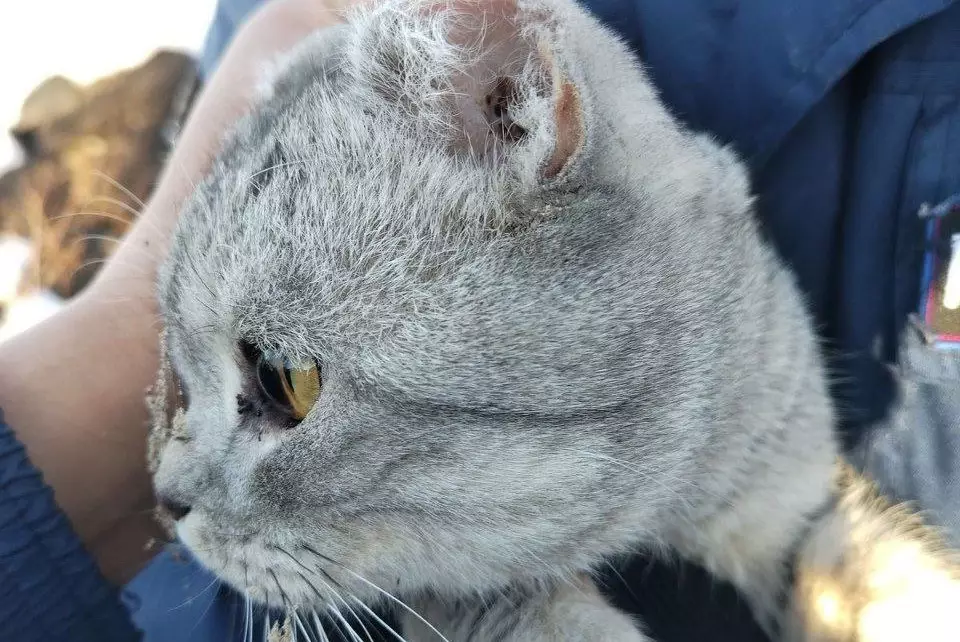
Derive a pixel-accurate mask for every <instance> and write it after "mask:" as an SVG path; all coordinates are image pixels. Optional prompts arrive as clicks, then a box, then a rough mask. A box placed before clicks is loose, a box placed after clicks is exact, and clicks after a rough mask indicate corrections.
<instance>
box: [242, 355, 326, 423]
mask: <svg viewBox="0 0 960 642" xmlns="http://www.w3.org/2000/svg"><path fill="white" fill-rule="evenodd" d="M257 383H259V384H260V390H261V392H263V394H264V396H265V397H267V399H269V400H270V401H271V402H273V404H274V405H275V406H276V407H277V408H278V409H279V410H281V411H283V412H284V413H286V414H287V415H289V416H290V417H291V418H292V419H295V420H296V421H301V420H302V419H303V418H304V417H306V416H307V413H308V412H310V409H311V408H313V404H315V403H316V402H317V398H318V397H319V396H320V368H319V367H318V366H317V364H316V363H312V364H304V365H294V364H291V363H290V361H289V360H288V359H285V358H284V357H282V356H281V355H277V354H275V353H263V354H261V355H260V358H259V359H258V360H257Z"/></svg>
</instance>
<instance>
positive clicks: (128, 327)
mask: <svg viewBox="0 0 960 642" xmlns="http://www.w3.org/2000/svg"><path fill="white" fill-rule="evenodd" d="M326 6H330V5H324V4H323V3H322V2H316V1H312V0H275V1H274V2H272V3H269V4H267V5H266V6H265V7H263V8H262V9H261V10H260V11H259V12H258V13H257V14H255V15H254V16H253V17H252V18H251V20H250V21H249V22H248V23H247V25H246V26H245V27H244V28H243V29H241V30H240V31H239V32H238V34H237V36H236V38H235V40H234V42H233V44H232V45H231V47H230V48H229V49H228V50H227V52H226V54H225V56H224V58H223V60H222V62H221V64H220V66H219V68H218V70H217V72H216V73H215V74H214V75H213V77H212V78H211V79H210V83H209V85H208V86H207V87H206V88H205V89H204V91H203V92H202V93H201V95H200V96H199V97H198V99H197V102H196V104H195V106H194V108H193V112H192V114H191V116H190V118H189V119H188V122H187V123H186V124H185V126H184V129H183V133H182V135H181V138H180V141H179V142H178V145H177V148H176V150H175V151H174V152H173V154H172V155H171V157H170V159H169V161H168V163H167V168H166V170H165V172H164V174H163V176H162V177H161V180H160V181H159V183H158V186H157V189H156V191H155V193H154V195H153V197H152V198H151V199H150V202H149V203H148V204H147V206H146V207H145V208H144V211H143V213H142V215H141V218H140V220H139V221H138V223H137V224H136V225H135V226H134V227H133V229H132V230H131V231H130V233H129V234H128V235H127V237H126V238H125V239H124V241H123V243H122V244H121V245H120V247H119V248H118V249H117V251H116V253H115V254H114V256H113V257H112V258H111V260H110V261H109V262H108V264H107V265H106V266H104V269H103V270H102V272H101V274H100V275H99V277H98V278H97V280H96V281H95V282H94V283H93V284H92V285H91V286H90V288H88V290H87V291H86V292H84V293H83V294H82V295H80V296H79V297H78V298H77V299H76V300H75V301H73V302H71V304H70V305H69V306H67V308H66V309H65V310H63V311H62V312H61V313H59V314H58V315H56V316H54V317H53V318H51V319H49V320H47V321H46V322H44V323H42V324H40V325H38V326H37V327H35V328H32V329H31V330H29V331H27V332H25V333H23V334H22V335H19V336H17V337H15V338H14V339H12V340H10V341H7V342H5V343H3V344H0V407H2V408H3V410H4V412H5V413H6V418H7V421H8V423H9V424H10V425H11V426H13V428H14V429H15V430H16V434H17V436H18V438H19V439H20V441H21V442H22V443H23V444H24V445H25V447H26V448H27V451H28V453H29V456H30V458H31V460H32V462H33V463H34V464H35V465H36V466H37V467H38V468H39V469H40V470H41V471H42V472H43V474H44V477H45V479H46V481H47V483H48V484H49V485H50V486H51V487H52V488H53V489H54V493H55V496H56V500H57V503H58V504H59V506H60V507H61V508H62V509H63V510H64V511H65V512H66V514H67V516H68V517H69V518H70V520H71V522H72V524H73V526H74V529H75V530H76V531H77V533H78V535H79V536H80V538H81V540H82V541H83V542H84V543H85V544H86V546H87V548H88V549H89V550H90V551H91V552H92V553H93V554H94V556H95V557H96V558H97V560H98V562H99V564H100V566H101V568H102V569H103V571H104V573H105V574H106V575H107V577H108V578H110V579H111V580H113V581H117V582H121V581H124V580H125V579H127V578H129V577H130V576H131V575H132V573H134V572H135V571H136V570H137V569H138V568H139V567H140V566H141V565H142V564H143V563H144V562H145V561H146V559H147V558H148V556H149V552H147V551H146V548H147V547H146V544H147V542H148V540H149V538H150V537H152V536H153V535H154V534H155V527H154V525H153V521H152V517H151V515H150V509H151V507H152V506H153V497H152V492H151V484H150V479H149V476H148V474H147V472H146V467H145V462H146V454H145V448H146V410H145V405H144V393H145V391H146V389H147V387H148V386H149V385H150V384H151V383H152V382H153V379H154V377H155V374H156V370H157V341H158V331H159V326H160V324H159V320H158V318H157V315H156V307H155V303H154V296H153V287H154V281H155V275H156V268H157V263H158V259H159V258H160V257H161V256H162V255H163V254H164V253H165V252H166V249H167V244H168V241H169V236H170V232H171V230H172V229H173V226H174V225H175V223H176V217H177V213H178V211H179V209H180V206H181V204H182V202H183V200H184V198H185V197H186V196H187V195H188V194H189V192H190V190H191V188H192V185H194V184H195V183H196V181H197V180H199V179H200V178H201V177H202V175H203V173H204V172H205V170H206V168H207V166H208V164H209V162H210V160H211V158H212V157H213V156H214V155H215V154H216V152H217V149H218V146H219V144H220V141H221V140H222V137H223V134H224V132H225V131H226V130H227V129H228V128H229V127H230V125H231V124H232V123H233V122H235V121H236V120H237V118H239V117H240V116H241V115H242V114H243V113H244V112H245V111H246V109H248V107H249V105H250V101H251V98H252V97H253V91H254V88H255V86H256V84H257V80H258V75H259V74H260V73H261V69H262V68H263V65H264V63H265V62H266V61H267V60H269V59H270V58H272V57H273V56H275V55H276V54H278V53H279V52H282V51H285V50H287V49H289V48H290V47H291V46H292V45H293V44H295V43H296V42H297V41H299V40H301V39H302V38H303V37H304V36H306V35H307V34H309V33H310V32H312V31H314V30H316V29H318V28H320V27H323V26H327V25H330V24H333V23H334V22H336V21H337V20H338V18H337V14H336V13H335V12H334V11H332V10H331V9H328V8H326Z"/></svg>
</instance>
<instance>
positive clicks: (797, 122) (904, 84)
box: [0, 0, 960, 642]
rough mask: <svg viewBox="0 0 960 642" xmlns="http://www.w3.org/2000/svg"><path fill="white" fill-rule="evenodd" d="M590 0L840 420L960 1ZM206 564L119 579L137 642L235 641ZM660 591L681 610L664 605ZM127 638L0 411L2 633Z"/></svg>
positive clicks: (649, 597)
mask: <svg viewBox="0 0 960 642" xmlns="http://www.w3.org/2000/svg"><path fill="white" fill-rule="evenodd" d="M256 4H258V2H257V0H222V2H221V3H220V7H219V8H218V10H217V14H216V20H215V24H214V25H213V26H212V28H211V30H210V34H209V37H208V39H207V43H206V47H205V50H204V58H203V70H204V73H205V74H209V73H210V70H211V69H212V68H213V67H214V65H215V64H216V61H217V60H218V59H219V57H220V55H221V54H222V51H223V49H224V47H225V46H226V44H227V43H228V42H229V40H230V38H231V37H232V34H233V33H234V31H235V30H236V27H237V25H239V24H240V23H241V22H242V21H243V19H244V17H245V16H246V14H247V13H248V12H249V10H250V9H251V8H252V7H253V6H254V5H256ZM586 4H587V5H588V6H589V7H590V8H591V10H593V11H594V12H596V14H597V15H598V16H599V17H600V18H601V19H603V20H604V21H605V22H607V23H608V24H609V25H611V26H612V27H614V28H615V29H617V30H618V31H619V32H620V33H621V34H622V35H623V37H624V38H625V39H627V40H628V41H629V42H630V43H631V45H632V46H633V47H634V48H635V49H636V51H637V53H638V54H639V55H640V57H641V59H642V60H643V61H644V63H645V64H646V65H647V67H648V69H649V72H650V74H651V76H652V77H653V79H654V81H655V82H656V84H657V85H658V86H659V87H660V89H661V92H662V95H663V96H664V98H665V100H666V102H667V103H668V104H669V105H670V106H671V107H672V108H673V110H674V111H675V112H676V113H677V114H678V115H679V116H680V117H682V118H683V119H684V120H685V121H687V122H688V123H689V124H691V125H692V126H693V127H695V128H697V129H701V130H707V131H711V132H713V133H714V134H716V135H717V136H718V137H719V138H720V139H722V140H724V141H726V142H729V143H730V144H732V145H733V146H734V147H735V148H736V149H737V150H739V151H740V153H741V154H742V155H743V156H744V158H745V159H746V161H747V162H748V164H749V167H750V169H751V172H752V174H753V178H754V182H755V187H756V190H757V194H758V207H759V211H760V215H761V217H762V219H763V221H764V224H765V229H766V231H767V233H768V234H769V236H770V238H771V239H772V240H773V242H774V243H775V245H776V246H777V248H778V249H779V251H780V252H781V253H782V255H783V256H784V257H785V258H786V260H787V261H788V262H789V263H790V264H791V265H792V267H793V268H794V270H795V271H796V274H797V276H798V280H799V282H800V284H801V287H802V288H803V290H804V292H805V293H806V296H807V300H808V302H809V305H810V308H811V310H812V311H813V313H814V315H815V318H816V320H817V323H818V326H819V328H820V330H821V333H822V335H823V337H824V345H825V347H826V349H827V351H828V352H829V353H830V354H831V356H832V358H831V365H832V368H833V371H834V372H835V373H836V380H837V385H836V393H837V396H838V400H839V403H840V407H841V411H842V413H843V417H844V420H845V426H846V428H847V430H848V431H849V434H850V436H851V439H853V438H855V437H856V436H858V435H859V434H860V433H861V431H862V428H863V426H865V425H867V424H868V423H869V422H871V421H872V420H873V419H875V418H877V417H879V416H880V415H882V414H883V412H884V410H885V408H886V406H887V404H888V402H889V399H890V397H891V391H892V381H891V377H890V374H889V371H888V369H887V368H886V366H885V364H884V361H888V360H891V359H893V358H894V357H895V356H896V355H895V352H896V346H897V341H896V337H897V336H898V335H899V333H900V330H901V328H902V327H903V324H904V320H905V318H906V315H907V313H908V312H910V311H912V310H914V309H915V308H916V304H917V300H916V299H917V288H918V282H919V279H920V261H921V252H920V250H921V249H922V243H923V231H922V227H921V225H920V223H919V221H918V220H917V218H916V215H915V213H916V211H917V209H918V208H919V207H920V205H921V204H922V203H924V202H930V203H936V202H939V201H940V200H942V199H944V198H946V197H947V196H949V195H950V194H952V193H954V192H957V191H960V5H958V4H957V3H956V2H954V1H948V0H781V1H780V2H770V1H769V0H629V1H623V0H587V2H586ZM932 16H935V17H933V18H931V17H932ZM875 355H876V356H875ZM643 563H644V565H648V567H650V568H655V567H653V566H649V565H650V564H651V563H650V562H649V561H644V562H643ZM638 575H639V573H638ZM645 575H646V576H657V572H656V571H655V572H653V573H650V572H646V573H645ZM631 577H632V576H631ZM664 577H665V579H664V580H663V582H662V583H661V584H660V585H657V586H656V587H655V590H650V589H649V585H647V587H646V588H645V587H643V586H640V584H642V583H643V582H644V581H646V580H642V579H637V581H636V585H635V586H634V587H633V588H630V587H628V588H627V590H628V591H629V592H630V593H631V594H633V595H637V594H639V595H642V596H644V597H645V599H642V600H638V602H641V603H642V604H639V605H638V606H637V610H638V612H640V613H641V614H644V604H647V605H649V604H654V605H655V606H656V608H658V609H661V611H660V612H659V613H649V612H648V613H645V614H644V616H645V619H646V620H647V621H648V622H654V621H656V620H657V619H658V618H657V615H659V616H660V617H659V619H660V620H662V621H664V622H665V625H664V626H665V627H666V628H665V629H663V628H661V627H658V630H657V631H655V633H656V635H657V639H658V640H659V641H661V642H669V641H671V640H677V641H681V640H689V639H701V637H702V636H701V635H700V634H698V633H697V632H696V630H694V629H691V628H690V627H691V626H694V625H696V623H697V622H700V621H701V620H698V618H696V617H692V616H690V613H691V612H692V610H691V609H692V606H693V605H692V604H690V603H689V602H686V603H684V602H683V597H682V596H681V597H680V598H678V600H679V602H676V601H675V604H674V605H673V606H670V605H668V604H665V603H664V600H666V599H667V597H666V596H667V595H668V593H670V591H674V592H676V590H677V589H678V587H679V585H680V584H682V583H681V582H678V581H677V580H676V576H675V575H665V576H664ZM210 580H212V578H211V577H209V576H208V575H206V574H205V573H204V572H203V571H201V570H199V569H197V568H196V567H195V566H192V565H184V564H182V563H178V562H176V561H175V560H173V559H172V558H171V557H170V556H167V555H165V556H161V557H160V558H158V560H157V561H156V562H155V563H154V564H153V565H152V566H151V567H150V568H149V569H148V570H147V571H146V572H145V573H144V574H143V575H141V576H140V577H139V578H138V579H137V581H136V582H134V583H133V584H132V585H131V586H130V587H128V588H129V590H128V596H129V601H130V602H131V604H134V603H135V605H136V606H135V608H133V610H134V612H135V617H136V618H137V621H138V622H141V623H142V625H143V626H144V628H146V629H147V641H148V642H150V641H151V640H152V641H155V642H162V641H165V640H190V639H196V640H212V639H216V640H228V639H230V636H231V634H230V629H231V627H235V624H236V617H235V616H234V615H233V614H232V604H233V602H232V600H233V597H232V596H230V594H229V593H220V592H219V588H218V587H217V586H216V585H211V588H209V589H208V591H209V593H200V595H199V596H198V592H200V591H202V590H203V587H204V586H207V584H208V583H209V581H210ZM703 582H704V583H706V584H711V583H712V580H711V579H710V578H707V577H705V576H704V579H703ZM684 584H685V586H689V585H690V581H689V579H688V580H687V581H686V582H685V583H684ZM706 584H705V585H706ZM205 595H210V596H211V597H210V599H209V601H206V600H207V598H206V597H205ZM213 596H216V597H215V598H214V597H213ZM190 598H193V599H192V601H191V599H190ZM657 600H659V601H657ZM710 601H711V599H698V600H697V601H696V603H697V604H703V603H704V602H710ZM735 602H736V601H735V600H734V603H735ZM671 608H673V609H674V612H675V613H681V612H682V613H684V614H685V617H670V618H665V617H663V615H664V613H667V612H668V611H670V609H671ZM678 609H679V610H678ZM731 609H732V607H731ZM731 609H724V613H729V611H730V610H731ZM685 627H686V628H685ZM234 630H236V629H234ZM714 634H715V635H714ZM711 635H712V636H713V639H722V638H723V637H724V636H728V639H731V640H733V639H738V640H747V639H750V640H752V639H759V638H758V634H757V633H756V629H755V627H752V628H751V625H750V624H749V622H747V623H745V624H743V626H742V627H741V626H740V624H733V623H730V622H729V621H728V622H727V623H726V624H724V625H723V626H721V627H719V628H717V627H714V628H712V629H711ZM718 636H719V637H718ZM135 638H136V632H135V631H134V629H133V628H132V627H131V626H130V624H129V622H128V621H127V620H126V619H125V618H124V614H123V611H122V610H121V607H120V603H119V601H118V600H117V599H116V596H115V594H114V593H113V592H112V591H111V590H110V588H109V587H108V586H107V584H106V583H105V582H104V581H103V579H102V578H100V577H99V576H98V575H97V572H96V569H95V567H94V565H93V562H92V561H91V560H90V558H89V557H88V556H87V554H86V553H85V552H84V551H83V550H82V548H81V546H80V545H79V543H78V542H77V540H76V538H75V537H74V536H73V535H72V533H71V532H70V528H69V525H68V524H67V523H66V521H65V520H64V518H63V517H62V515H61V514H60V513H59V512H58V511H57V509H56V507H55V505H54V504H53V501H52V497H51V495H50V493H49V491H48V490H46V489H45V488H44V487H43V485H42V482H41V480H40V478H39V476H38V475H37V474H36V472H35V471H34V470H33V469H32V468H31V467H30V466H29V464H28V463H27V461H26V459H25V456H24V453H23V450H22V448H20V447H19V446H18V445H17V444H16V441H15V440H14V439H13V437H12V435H11V434H10V431H9V430H8V429H7V428H6V427H5V426H0V639H3V640H8V639H9V640H18V641H23V640H27V641H30V640H43V641H44V642H60V641H61V640H63V641H66V640H69V641H70V642H77V641H79V642H84V641H85V640H98V641H103V640H105V641H112V640H130V639H135Z"/></svg>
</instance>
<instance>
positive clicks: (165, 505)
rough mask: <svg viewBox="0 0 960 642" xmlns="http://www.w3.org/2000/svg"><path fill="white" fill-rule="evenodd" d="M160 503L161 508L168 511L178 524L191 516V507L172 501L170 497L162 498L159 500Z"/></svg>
mask: <svg viewBox="0 0 960 642" xmlns="http://www.w3.org/2000/svg"><path fill="white" fill-rule="evenodd" d="M157 499H158V500H159V502H160V508H162V509H163V510H164V511H166V512H167V513H168V514H169V515H170V516H171V517H173V519H175V520H177V521H178V522H179V521H180V520H181V519H183V518H184V517H186V516H187V515H189V514H190V507H189V506H187V505H186V504H181V503H180V502H178V501H176V500H174V499H171V498H169V497H165V496H162V495H161V496H160V497H158V498H157Z"/></svg>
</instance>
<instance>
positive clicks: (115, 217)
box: [50, 209, 130, 223]
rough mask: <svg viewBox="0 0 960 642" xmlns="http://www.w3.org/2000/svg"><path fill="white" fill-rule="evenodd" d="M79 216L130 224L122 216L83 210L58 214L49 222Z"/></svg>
mask: <svg viewBox="0 0 960 642" xmlns="http://www.w3.org/2000/svg"><path fill="white" fill-rule="evenodd" d="M79 216H96V217H97V218H105V219H107V220H110V221H116V222H118V223H129V222H130V221H128V220H127V219H125V218H123V217H122V216H118V215H116V214H110V213H109V212H101V211H99V210H88V209H83V210H80V211H79V212H67V213H66V214H58V215H56V216H51V217H50V220H51V221H62V220H65V219H72V218H77V217H79Z"/></svg>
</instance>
